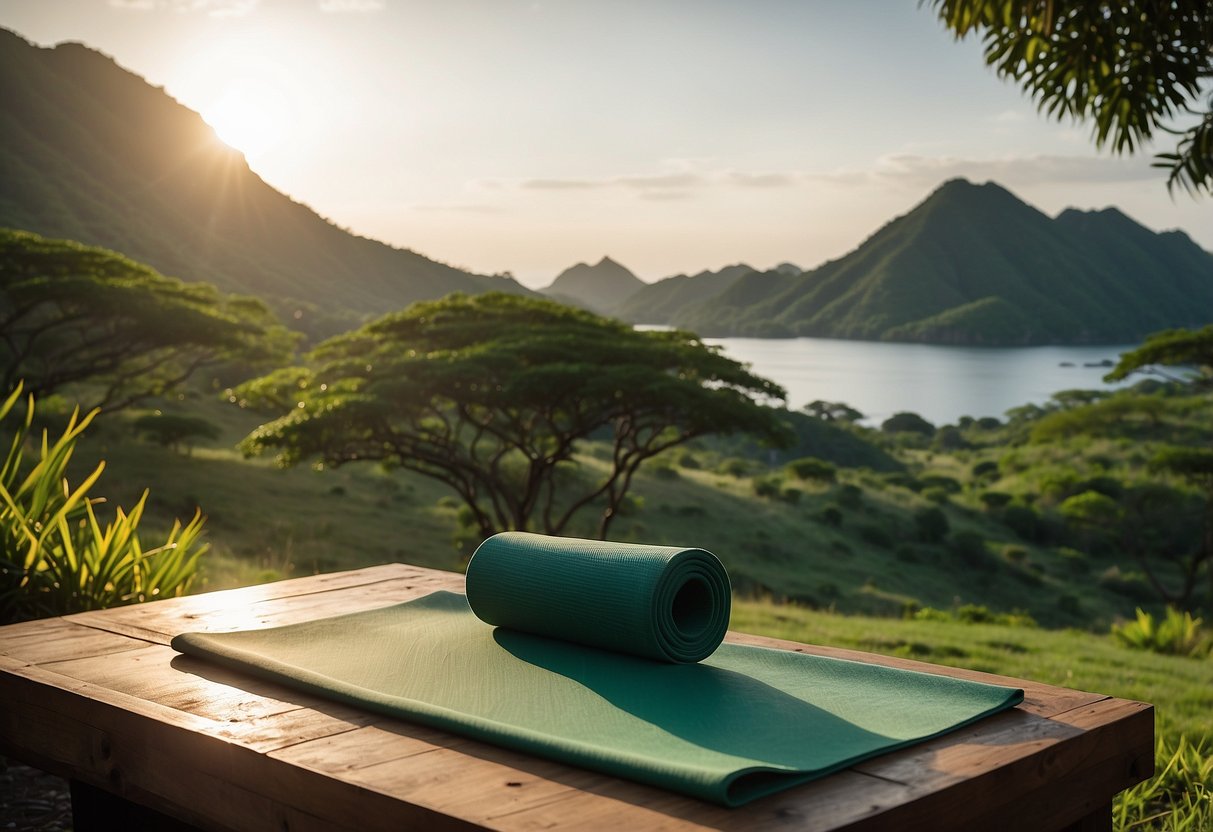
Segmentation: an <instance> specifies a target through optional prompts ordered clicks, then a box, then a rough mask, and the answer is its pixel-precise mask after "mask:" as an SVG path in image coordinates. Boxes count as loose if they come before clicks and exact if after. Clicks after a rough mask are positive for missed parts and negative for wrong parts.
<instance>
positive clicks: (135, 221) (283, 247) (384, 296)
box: [0, 29, 525, 329]
mask: <svg viewBox="0 0 1213 832" xmlns="http://www.w3.org/2000/svg"><path fill="white" fill-rule="evenodd" d="M0 226H6V227H11V228H21V229H25V230H28V231H34V232H36V233H39V234H42V235H44V236H48V237H55V238H67V239H72V240H78V241H80V242H82V243H86V244H90V245H99V246H104V247H106V248H109V249H113V250H116V251H120V252H122V253H123V254H125V255H127V256H129V257H132V258H134V259H136V260H139V261H142V262H146V263H148V264H150V265H152V266H153V267H155V268H156V269H157V270H159V271H161V272H162V273H164V274H169V275H173V276H176V277H180V278H182V279H185V280H202V281H206V282H208V283H213V284H215V285H216V286H218V287H219V288H221V289H224V290H226V291H232V292H239V293H243V294H253V295H258V296H260V297H263V298H265V299H267V300H269V301H270V302H271V303H272V304H273V305H274V306H275V307H277V308H278V309H279V310H280V311H283V312H287V313H289V317H290V318H292V319H294V320H295V321H296V322H297V323H298V324H300V325H302V326H303V327H304V328H308V325H309V324H310V323H316V322H314V321H310V320H308V319H309V318H312V316H313V314H318V315H321V316H324V315H333V314H336V315H337V316H338V317H345V318H346V319H349V318H353V317H361V316H364V315H368V314H380V313H383V312H387V311H389V310H392V309H396V308H399V307H401V306H405V305H407V304H409V303H411V302H413V301H415V300H419V299H422V298H433V297H439V296H442V295H444V294H447V293H448V292H452V291H457V290H459V291H467V292H479V291H485V290H488V289H496V290H503V291H515V292H524V291H525V290H524V289H523V288H522V287H521V286H519V285H518V284H517V283H514V282H513V281H511V280H507V279H504V278H492V277H485V276H477V275H472V274H469V273H467V272H464V271H460V270H458V269H455V268H452V267H450V266H446V265H443V264H441V263H437V262H435V261H433V260H429V259H427V258H425V257H423V256H421V255H419V254H416V253H414V252H412V251H408V250H403V249H397V248H392V247H391V246H388V245H385V244H383V243H380V242H377V241H375V240H370V239H366V238H364V237H358V236H355V235H353V234H351V233H349V232H347V231H344V230H342V229H340V228H338V227H337V226H335V225H333V224H332V223H331V222H329V221H327V220H325V219H323V218H322V217H320V216H319V215H317V214H316V212H315V211H313V210H312V209H310V208H308V207H307V206H306V205H302V204H300V203H298V202H295V201H293V200H291V199H290V198H289V197H287V196H286V195H285V194H282V193H280V192H279V191H276V190H275V189H274V188H272V187H270V186H269V185H267V184H266V183H265V182H264V181H262V180H261V178H260V177H258V176H257V175H256V174H255V173H253V172H252V171H251V170H250V169H249V167H248V165H247V163H246V162H245V160H244V157H243V156H242V155H241V154H240V153H239V152H237V151H235V150H233V149H231V148H230V147H228V146H227V145H225V144H223V143H222V142H221V141H219V139H218V138H217V137H216V136H215V134H214V131H213V130H212V129H211V128H210V126H209V125H207V124H206V123H205V122H204V121H203V120H202V117H201V116H199V115H198V114H197V113H195V112H194V111H192V110H190V109H188V108H186V107H184V106H182V105H181V104H179V103H178V102H177V101H175V100H174V99H172V98H171V97H169V96H168V95H167V94H166V93H165V92H164V91H163V90H162V89H160V88H157V87H153V86H151V85H149V84H148V83H147V82H146V81H144V80H143V79H142V78H140V77H138V76H137V75H134V74H133V73H131V72H128V71H126V70H125V69H122V68H121V67H119V66H118V65H117V64H116V63H114V61H113V60H111V59H110V58H108V57H106V56H104V55H102V54H101V53H99V52H96V51H94V50H92V49H89V48H87V47H85V46H83V45H81V44H78V43H65V44H60V45H59V46H56V47H54V48H39V47H36V46H34V45H32V44H30V43H28V42H26V41H25V40H24V39H22V38H21V37H19V36H18V35H16V34H14V33H12V32H9V31H7V30H3V29H0ZM296 312H299V313H300V314H299V315H296V314H295V313H296ZM300 315H302V317H300ZM329 328H330V329H331V328H332V327H329Z"/></svg>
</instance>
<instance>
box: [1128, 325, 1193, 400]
mask: <svg viewBox="0 0 1213 832" xmlns="http://www.w3.org/2000/svg"><path fill="white" fill-rule="evenodd" d="M1162 367H1191V368H1194V369H1195V370H1196V371H1197V373H1198V376H1197V378H1196V380H1198V381H1200V382H1202V383H1203V385H1204V386H1208V385H1209V384H1210V383H1213V324H1211V325H1209V326H1206V327H1204V328H1203V329H1198V330H1195V331H1192V330H1187V329H1169V330H1166V331H1165V332H1156V333H1155V334H1153V335H1151V336H1150V337H1149V338H1147V339H1146V341H1145V343H1144V344H1142V345H1141V346H1140V347H1138V348H1137V349H1135V350H1132V351H1131V352H1126V353H1124V354H1123V355H1121V356H1120V361H1118V362H1117V364H1116V367H1115V368H1114V369H1113V370H1112V372H1110V373H1108V374H1107V375H1106V376H1105V377H1104V378H1105V379H1107V380H1108V381H1120V380H1121V379H1124V378H1128V376H1129V375H1130V374H1131V373H1137V372H1141V373H1153V374H1155V375H1159V376H1162V377H1163V378H1167V379H1172V380H1176V379H1177V378H1179V377H1177V376H1175V375H1173V374H1170V373H1167V372H1166V371H1164V370H1162V369H1161V368H1162ZM1181 380H1186V379H1181Z"/></svg>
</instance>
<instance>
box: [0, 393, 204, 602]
mask: <svg viewBox="0 0 1213 832" xmlns="http://www.w3.org/2000/svg"><path fill="white" fill-rule="evenodd" d="M20 397H21V388H20V386H18V388H17V390H15V391H14V392H13V393H12V394H11V395H10V396H9V397H8V399H7V400H6V401H5V402H4V403H3V404H0V421H3V420H4V419H6V418H7V417H8V416H9V415H10V414H11V413H12V411H13V409H14V408H15V407H16V405H17V402H18V401H19V400H20ZM96 414H97V411H96V410H94V411H92V412H91V413H89V414H88V415H86V416H84V417H83V418H80V414H79V411H78V410H77V411H76V412H75V413H73V414H72V416H71V418H70V419H69V420H68V423H67V426H66V427H65V428H64V429H63V432H62V433H61V434H60V435H59V437H58V438H57V439H54V440H52V439H51V436H50V434H49V432H48V431H43V434H42V438H41V442H39V443H37V444H36V447H37V454H38V455H37V457H36V458H35V459H34V460H33V465H27V464H26V459H25V448H26V443H27V441H28V440H29V433H30V426H31V424H32V421H33V416H34V400H33V397H32V396H31V397H30V399H29V404H28V407H27V409H26V412H25V418H24V420H22V421H21V422H19V423H18V424H17V425H16V426H15V428H14V429H13V434H14V438H13V441H12V444H11V445H10V446H9V450H8V455H7V458H6V459H5V460H4V461H3V464H2V465H0V552H2V553H3V556H2V557H0V621H2V622H7V621H17V620H22V619H27V618H37V617H39V616H42V615H56V614H57V615H63V614H67V613H73V612H81V611H84V610H92V609H102V608H104V607H112V606H119V605H123V604H132V603H138V602H140V601H147V600H151V599H153V598H164V597H168V596H170V595H182V594H184V593H185V592H186V590H188V589H189V586H190V584H191V583H192V582H193V580H194V577H195V573H196V571H197V564H198V558H199V557H200V556H201V555H202V553H203V552H204V551H206V546H205V545H204V544H201V543H200V537H201V535H202V526H203V523H204V522H205V518H203V517H202V513H201V512H200V511H198V510H195V512H194V517H193V519H192V520H191V521H190V522H189V523H187V524H185V525H184V526H182V525H181V523H179V522H175V523H173V527H172V529H171V530H170V532H169V534H168V537H167V538H166V539H165V541H164V543H163V544H162V545H160V546H155V547H153V548H151V549H145V548H144V546H143V544H142V542H141V541H140V539H139V522H140V520H141V519H142V518H143V509H144V506H145V505H146V503H147V496H148V493H147V492H146V491H144V492H143V496H141V497H140V498H139V500H138V502H137V503H136V504H135V505H134V507H132V508H131V509H130V510H129V511H125V510H123V509H122V508H117V509H115V516H114V520H113V521H112V522H109V523H106V524H105V525H104V526H103V525H102V523H101V521H100V520H99V519H98V518H97V516H96V514H95V513H94V511H93V505H94V504H95V503H98V502H101V500H102V498H100V497H94V496H91V495H90V492H91V491H92V488H93V486H94V485H96V483H97V481H98V479H99V478H100V476H101V472H102V471H103V470H104V468H105V463H104V462H101V463H98V465H97V467H96V468H95V469H94V470H93V472H92V473H91V474H89V475H88V476H86V477H85V478H84V480H83V481H82V482H81V483H80V484H79V485H77V486H75V487H72V486H70V485H69V483H68V479H67V468H68V464H69V462H70V461H71V458H72V454H73V452H74V451H75V448H76V442H77V441H78V440H79V438H80V436H81V435H82V434H83V433H84V431H85V429H87V428H88V426H89V424H90V423H91V422H92V420H93V418H94V417H95V416H96ZM10 558H11V560H10Z"/></svg>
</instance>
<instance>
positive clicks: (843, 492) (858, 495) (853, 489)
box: [838, 483, 863, 508]
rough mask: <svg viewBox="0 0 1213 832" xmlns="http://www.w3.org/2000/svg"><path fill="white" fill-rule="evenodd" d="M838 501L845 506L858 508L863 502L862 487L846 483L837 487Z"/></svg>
mask: <svg viewBox="0 0 1213 832" xmlns="http://www.w3.org/2000/svg"><path fill="white" fill-rule="evenodd" d="M838 502H839V503H841V504H842V505H844V506H846V507H847V508H859V506H860V504H861V503H862V502H863V489H862V488H860V487H859V486H858V485H852V484H851V483H846V484H845V485H843V486H842V487H841V488H839V489H838Z"/></svg>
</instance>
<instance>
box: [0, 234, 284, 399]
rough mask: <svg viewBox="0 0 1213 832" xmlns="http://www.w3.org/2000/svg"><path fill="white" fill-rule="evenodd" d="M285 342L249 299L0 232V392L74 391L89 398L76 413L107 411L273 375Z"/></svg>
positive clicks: (92, 251)
mask: <svg viewBox="0 0 1213 832" xmlns="http://www.w3.org/2000/svg"><path fill="white" fill-rule="evenodd" d="M294 338H295V336H293V335H292V334H290V333H289V332H288V331H287V330H286V329H285V328H284V327H282V326H281V325H280V324H279V323H278V322H277V320H276V319H275V318H274V316H273V315H272V314H271V313H270V312H269V310H268V309H266V307H265V305H264V304H263V303H262V302H261V301H259V300H256V299H254V298H247V297H242V296H238V295H226V294H224V293H222V292H220V291H219V290H218V289H216V288H215V287H214V286H211V285H209V284H206V283H184V282H182V281H180V280H177V279H175V278H171V277H165V276H164V275H161V274H159V273H158V272H156V271H155V270H154V269H152V268H150V267H148V266H145V265H143V264H142V263H136V262H135V261H133V260H128V259H127V258H126V257H123V256H122V255H120V254H117V253H116V252H112V251H107V250H106V249H103V248H92V247H89V246H83V245H80V244H79V243H74V242H71V241H68V240H50V239H47V238H45V237H40V236H38V235H37V234H31V233H29V232H24V231H12V230H8V229H0V389H5V390H7V389H11V388H13V387H15V386H16V385H17V383H18V381H21V380H24V384H25V389H26V390H27V391H29V392H30V393H32V394H34V395H36V396H38V397H39V398H44V397H46V396H48V395H50V394H52V393H56V392H59V391H60V390H62V389H63V388H64V387H65V386H66V385H70V384H79V383H82V382H83V383H87V385H88V388H87V391H84V392H81V393H80V395H81V396H83V397H85V398H88V397H90V396H91V397H93V398H92V400H91V401H88V402H85V403H82V404H86V405H87V406H88V407H89V408H91V407H94V406H98V407H102V408H103V409H104V410H107V411H112V410H117V409H121V408H123V407H127V406H129V405H132V404H134V403H136V402H138V401H140V400H141V399H144V398H147V397H150V396H161V395H164V394H165V393H168V392H170V391H172V390H173V389H175V388H176V387H178V386H179V385H181V384H183V383H184V382H185V381H186V380H188V379H189V378H191V377H193V376H194V375H196V374H197V373H200V372H203V371H206V370H208V369H218V368H221V367H223V368H227V369H230V368H231V367H233V366H237V365H238V366H242V367H245V368H247V369H248V370H249V373H250V374H253V373H256V372H261V371H264V369H265V368H267V367H272V366H279V365H281V364H282V363H284V362H286V361H287V360H288V357H289V356H290V354H291V348H292V344H293V343H294ZM244 377H245V378H247V377H248V376H247V375H246V376H244ZM78 392H79V391H78Z"/></svg>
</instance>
